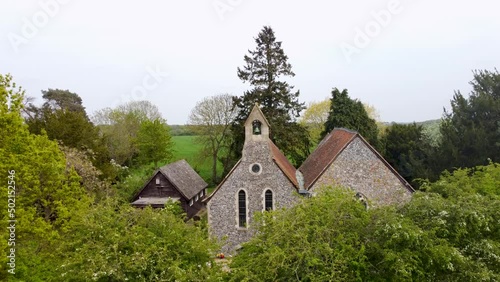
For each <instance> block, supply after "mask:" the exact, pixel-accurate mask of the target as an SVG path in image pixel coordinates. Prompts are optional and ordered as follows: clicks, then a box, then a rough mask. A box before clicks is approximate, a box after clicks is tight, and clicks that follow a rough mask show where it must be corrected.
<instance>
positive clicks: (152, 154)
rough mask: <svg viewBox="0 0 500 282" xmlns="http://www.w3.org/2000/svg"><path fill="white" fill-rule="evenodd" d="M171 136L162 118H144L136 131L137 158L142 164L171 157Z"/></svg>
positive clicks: (156, 166)
mask: <svg viewBox="0 0 500 282" xmlns="http://www.w3.org/2000/svg"><path fill="white" fill-rule="evenodd" d="M172 146H173V143H172V137H171V136H170V130H169V128H168V126H167V123H166V121H165V120H163V119H155V120H153V121H151V120H145V121H143V122H142V123H141V126H140V128H139V131H138V132H137V147H138V159H139V161H140V162H141V163H143V164H149V163H151V162H154V165H155V169H156V168H158V162H160V161H168V160H170V159H171V158H172V156H173V153H172Z"/></svg>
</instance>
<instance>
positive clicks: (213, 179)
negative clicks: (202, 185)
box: [212, 152, 217, 184]
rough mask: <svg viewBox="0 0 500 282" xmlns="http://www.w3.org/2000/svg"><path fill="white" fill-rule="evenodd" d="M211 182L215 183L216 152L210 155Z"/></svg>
mask: <svg viewBox="0 0 500 282" xmlns="http://www.w3.org/2000/svg"><path fill="white" fill-rule="evenodd" d="M212 182H213V183H214V184H217V152H214V154H213V155H212Z"/></svg>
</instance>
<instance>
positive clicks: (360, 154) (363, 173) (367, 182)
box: [310, 137, 412, 206]
mask: <svg viewBox="0 0 500 282" xmlns="http://www.w3.org/2000/svg"><path fill="white" fill-rule="evenodd" d="M332 185H342V186H345V187H350V188H352V189H353V190H354V191H355V192H361V193H363V195H364V196H365V197H366V198H367V200H368V202H369V205H375V206H376V205H387V204H395V203H405V202H407V201H409V200H410V199H411V194H412V192H410V191H409V190H408V189H407V188H406V187H405V186H404V185H403V183H402V182H401V180H400V179H399V178H398V177H397V176H396V175H395V174H394V173H393V172H392V171H391V170H390V169H389V168H388V167H387V166H386V165H385V163H384V162H383V161H382V160H380V159H379V158H378V157H377V155H376V154H375V153H374V152H373V151H371V150H370V148H368V147H367V146H366V144H365V143H364V142H363V141H362V140H361V139H360V138H359V137H356V138H355V139H354V140H353V141H352V142H351V143H350V144H349V145H348V146H347V147H346V148H345V149H344V151H342V153H340V155H339V156H338V157H337V159H336V160H335V161H334V162H333V163H332V164H331V165H330V167H329V168H328V169H327V170H326V171H325V172H324V173H323V174H322V175H321V176H320V178H319V179H318V180H317V181H316V183H314V185H313V186H312V187H311V189H310V190H311V191H312V192H314V191H315V190H317V189H318V188H320V187H323V186H332Z"/></svg>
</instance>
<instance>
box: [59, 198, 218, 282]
mask: <svg viewBox="0 0 500 282" xmlns="http://www.w3.org/2000/svg"><path fill="white" fill-rule="evenodd" d="M178 209H179V207H178V206H177V205H176V204H171V205H167V207H166V208H165V209H162V210H153V209H151V208H149V207H148V208H145V209H136V208H133V207H131V206H129V205H122V206H117V205H116V204H114V203H113V202H110V203H103V204H100V205H98V206H95V207H94V208H93V209H92V210H91V211H89V213H87V214H85V215H83V216H82V217H81V218H80V219H79V220H78V222H76V223H75V224H74V229H73V232H72V233H71V234H70V236H69V237H68V238H67V242H69V243H68V244H67V246H66V247H65V249H64V254H65V256H64V263H63V265H61V266H60V267H58V272H59V273H60V275H61V276H60V279H62V280H69V281H90V280H97V281H126V280H130V281H218V280H219V279H218V277H219V274H218V272H219V269H218V267H217V266H216V265H215V264H213V263H212V259H211V256H210V250H211V249H215V246H214V245H212V243H211V241H209V240H208V239H206V236H205V235H204V234H203V233H202V231H201V229H199V228H198V227H195V226H193V225H190V224H185V223H184V221H183V220H182V216H181V215H176V214H175V213H176V212H175V211H176V210H177V211H178Z"/></svg>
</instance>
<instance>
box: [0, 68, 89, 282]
mask: <svg viewBox="0 0 500 282" xmlns="http://www.w3.org/2000/svg"><path fill="white" fill-rule="evenodd" d="M23 96H24V91H23V90H22V89H21V88H18V87H17V86H16V85H15V83H13V82H12V77H11V76H10V75H6V76H2V75H0V132H2V135H1V136H0V159H1V160H2V162H0V177H1V178H2V179H8V175H9V174H10V175H13V176H14V177H13V179H12V180H13V181H14V183H11V187H15V190H13V189H10V191H15V194H13V195H15V212H9V214H7V213H6V212H7V209H2V210H1V211H0V215H1V217H2V218H1V222H2V223H1V227H2V228H1V229H2V232H1V233H0V234H1V237H2V239H1V243H0V247H1V248H2V252H3V253H4V254H7V253H8V250H10V248H12V247H15V250H16V252H15V254H16V262H15V264H16V267H15V274H10V273H6V272H7V269H6V268H5V266H6V265H7V262H6V256H2V257H1V259H0V261H1V263H2V268H1V270H0V278H2V280H4V278H6V277H9V281H10V280H17V279H19V280H20V281H47V280H51V279H50V277H51V275H53V273H54V265H57V264H58V261H57V255H56V253H57V250H58V247H59V245H60V240H61V239H62V238H63V236H62V234H63V233H64V231H65V230H67V229H68V228H69V227H70V225H71V222H72V220H73V219H74V218H76V217H78V216H80V215H81V214H82V212H83V211H85V210H86V209H87V208H88V206H89V205H90V204H91V202H92V195H90V194H88V193H87V192H86V191H85V189H84V188H83V187H82V186H81V185H80V177H79V176H78V175H77V173H76V172H75V170H73V169H71V168H67V167H66V159H65V157H64V154H63V153H62V152H61V150H60V149H59V146H58V144H57V142H55V141H51V140H49V138H48V137H47V135H44V134H42V135H33V134H30V132H29V130H28V126H27V125H26V124H25V123H24V121H23V118H22V116H21V109H22V106H23V105H22V101H23ZM7 191H8V187H7V186H6V185H1V186H0V192H1V196H0V197H1V201H2V202H4V203H7V195H8V194H7ZM11 195H12V194H11ZM8 219H15V220H16V222H15V234H16V241H15V245H14V246H7V237H9V234H7V232H6V230H7V228H6V227H7V226H6V225H7V222H8V221H7V220H8ZM7 275H9V276H7Z"/></svg>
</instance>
